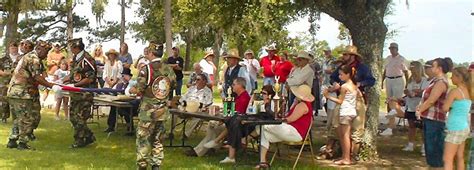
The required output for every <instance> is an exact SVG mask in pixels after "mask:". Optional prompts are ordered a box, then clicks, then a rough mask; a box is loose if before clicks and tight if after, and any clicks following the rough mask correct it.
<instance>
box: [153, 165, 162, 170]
mask: <svg viewBox="0 0 474 170" xmlns="http://www.w3.org/2000/svg"><path fill="white" fill-rule="evenodd" d="M151 170H160V166H159V165H153V166H151Z"/></svg>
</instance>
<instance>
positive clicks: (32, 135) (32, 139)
mask: <svg viewBox="0 0 474 170" xmlns="http://www.w3.org/2000/svg"><path fill="white" fill-rule="evenodd" d="M28 137H29V138H30V140H31V141H34V140H36V136H35V134H33V132H31V134H29V135H28Z"/></svg>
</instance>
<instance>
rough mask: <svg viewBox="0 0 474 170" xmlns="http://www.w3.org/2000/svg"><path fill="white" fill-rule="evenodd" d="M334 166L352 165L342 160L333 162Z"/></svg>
mask: <svg viewBox="0 0 474 170" xmlns="http://www.w3.org/2000/svg"><path fill="white" fill-rule="evenodd" d="M334 164H335V165H352V162H350V161H349V162H348V161H344V160H342V159H341V160H338V161H335V162H334Z"/></svg>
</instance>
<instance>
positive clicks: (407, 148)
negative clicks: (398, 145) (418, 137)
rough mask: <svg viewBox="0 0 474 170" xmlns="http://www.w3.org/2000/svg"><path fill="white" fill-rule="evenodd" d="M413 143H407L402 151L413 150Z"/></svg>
mask: <svg viewBox="0 0 474 170" xmlns="http://www.w3.org/2000/svg"><path fill="white" fill-rule="evenodd" d="M413 150H414V149H413V145H410V144H407V145H406V146H405V147H404V148H403V149H402V151H407V152H413Z"/></svg>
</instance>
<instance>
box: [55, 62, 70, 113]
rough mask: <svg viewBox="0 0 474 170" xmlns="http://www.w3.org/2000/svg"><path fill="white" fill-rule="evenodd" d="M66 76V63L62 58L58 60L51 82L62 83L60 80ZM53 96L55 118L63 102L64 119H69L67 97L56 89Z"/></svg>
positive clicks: (67, 73) (67, 74)
mask: <svg viewBox="0 0 474 170" xmlns="http://www.w3.org/2000/svg"><path fill="white" fill-rule="evenodd" d="M67 76H69V70H68V63H67V61H66V60H65V59H62V60H61V61H60V62H59V69H57V70H56V71H55V72H54V80H53V82H54V83H56V84H63V81H62V80H63V79H64V78H65V77H67ZM54 96H55V98H56V107H55V112H56V120H59V109H60V108H61V104H63V109H64V116H65V119H66V120H67V119H69V106H68V103H69V98H67V97H64V96H63V94H62V92H61V91H57V92H56V93H55V95H54Z"/></svg>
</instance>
